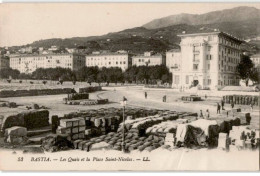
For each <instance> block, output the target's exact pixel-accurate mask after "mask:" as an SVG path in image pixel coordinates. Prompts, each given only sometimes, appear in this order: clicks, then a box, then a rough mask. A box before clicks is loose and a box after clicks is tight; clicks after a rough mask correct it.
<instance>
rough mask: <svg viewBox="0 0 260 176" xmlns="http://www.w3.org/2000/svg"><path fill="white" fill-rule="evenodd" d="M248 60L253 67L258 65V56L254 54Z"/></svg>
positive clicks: (259, 60)
mask: <svg viewBox="0 0 260 176" xmlns="http://www.w3.org/2000/svg"><path fill="white" fill-rule="evenodd" d="M250 59H251V60H252V62H253V63H254V64H255V67H257V66H259V65H260V54H254V55H252V56H251V57H250Z"/></svg>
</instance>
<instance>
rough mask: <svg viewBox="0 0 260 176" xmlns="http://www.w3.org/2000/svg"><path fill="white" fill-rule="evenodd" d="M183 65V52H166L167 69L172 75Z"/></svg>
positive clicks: (174, 50) (178, 50)
mask: <svg viewBox="0 0 260 176" xmlns="http://www.w3.org/2000/svg"><path fill="white" fill-rule="evenodd" d="M180 63H181V50H180V49H172V50H170V51H167V52H166V67H167V68H168V69H169V71H170V72H171V73H172V72H174V71H177V70H178V69H180Z"/></svg>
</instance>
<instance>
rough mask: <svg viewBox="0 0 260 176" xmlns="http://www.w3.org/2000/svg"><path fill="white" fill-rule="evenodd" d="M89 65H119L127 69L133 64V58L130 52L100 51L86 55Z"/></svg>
mask: <svg viewBox="0 0 260 176" xmlns="http://www.w3.org/2000/svg"><path fill="white" fill-rule="evenodd" d="M86 66H87V67H95V66H97V67H99V68H102V67H106V68H110V67H119V68H121V69H122V71H125V70H126V69H127V68H128V67H129V66H131V60H130V58H129V54H128V53H100V52H94V53H93V54H90V55H87V56H86Z"/></svg>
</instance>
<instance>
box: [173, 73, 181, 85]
mask: <svg viewBox="0 0 260 176" xmlns="http://www.w3.org/2000/svg"><path fill="white" fill-rule="evenodd" d="M179 81H180V76H179V75H175V76H174V82H175V84H179Z"/></svg>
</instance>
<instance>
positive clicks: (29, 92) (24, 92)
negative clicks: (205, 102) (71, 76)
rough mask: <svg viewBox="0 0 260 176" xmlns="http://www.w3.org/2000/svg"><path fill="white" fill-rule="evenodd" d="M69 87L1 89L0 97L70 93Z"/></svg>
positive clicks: (71, 90)
mask: <svg viewBox="0 0 260 176" xmlns="http://www.w3.org/2000/svg"><path fill="white" fill-rule="evenodd" d="M72 92H73V89H71V88H63V89H61V88H57V89H29V90H1V91H0V98H5V97H24V96H40V95H58V94H68V93H72Z"/></svg>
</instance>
